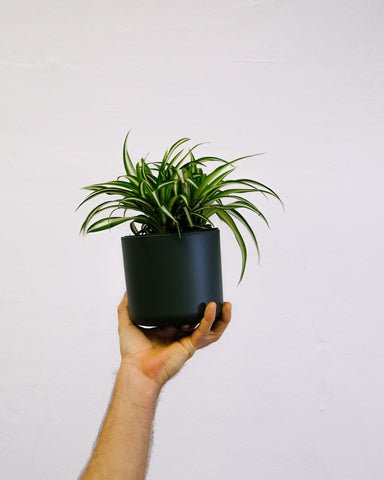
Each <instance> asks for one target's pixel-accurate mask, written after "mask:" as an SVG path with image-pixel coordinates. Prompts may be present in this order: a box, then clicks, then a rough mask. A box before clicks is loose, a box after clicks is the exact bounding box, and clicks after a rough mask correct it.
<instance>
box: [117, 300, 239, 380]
mask: <svg viewBox="0 0 384 480" xmlns="http://www.w3.org/2000/svg"><path fill="white" fill-rule="evenodd" d="M231 308H232V305H231V304H230V303H229V302H225V303H224V304H223V309H222V315H221V317H220V318H219V319H218V320H216V321H215V313H216V304H215V303H214V302H211V303H209V304H208V305H207V306H206V308H205V312H204V316H203V318H202V320H201V322H200V324H199V326H198V327H197V328H195V329H194V330H192V331H191V329H193V328H194V327H193V326H190V325H189V326H186V327H185V328H183V327H158V328H153V329H142V328H140V327H137V326H136V325H134V324H133V323H132V321H131V319H130V317H129V311H128V299H127V294H125V295H124V297H123V299H122V301H121V303H120V305H119V308H118V318H119V327H118V331H119V337H120V352H121V362H122V364H128V365H130V367H131V368H134V370H135V371H136V373H137V374H138V375H141V376H144V377H147V378H149V379H150V380H151V381H153V382H155V383H156V384H157V385H158V386H160V387H161V386H163V385H164V384H165V383H166V382H167V381H168V380H169V379H170V378H172V377H173V376H174V375H175V374H176V373H177V372H178V371H179V370H180V369H181V367H182V366H183V365H184V363H185V362H186V361H187V360H188V359H189V358H191V357H192V356H193V354H194V353H195V352H196V350H198V349H199V348H203V347H206V346H208V345H210V344H211V343H214V342H216V341H217V340H218V339H219V338H220V337H221V335H222V334H223V332H224V330H225V329H226V328H227V326H228V324H229V322H230V320H231Z"/></svg>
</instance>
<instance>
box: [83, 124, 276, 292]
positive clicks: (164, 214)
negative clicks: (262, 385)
mask: <svg viewBox="0 0 384 480" xmlns="http://www.w3.org/2000/svg"><path fill="white" fill-rule="evenodd" d="M129 133H130V132H128V133H127V135H126V137H125V140H124V145H123V162H124V169H125V174H124V175H121V176H119V177H117V179H116V180H112V181H109V182H105V183H97V184H94V185H90V186H87V187H84V189H85V190H89V191H90V192H91V193H90V194H89V195H88V196H87V197H86V198H85V200H84V201H83V202H81V203H80V205H79V206H78V207H77V208H79V207H81V206H82V205H83V204H84V203H85V202H88V201H89V200H92V199H93V198H95V197H98V196H99V195H111V196H114V197H117V198H115V199H113V200H109V201H105V202H103V203H100V204H99V205H97V206H96V207H94V208H93V209H92V210H91V211H90V212H89V214H88V215H87V217H86V219H85V221H84V223H83V224H82V226H81V230H80V233H84V234H85V233H91V232H99V231H101V230H105V229H110V228H112V227H115V226H117V225H120V224H122V223H124V222H130V228H131V231H132V233H133V234H134V235H150V234H156V233H177V234H178V235H179V237H180V236H181V234H182V232H186V231H191V230H202V229H208V228H212V227H214V225H213V223H212V221H211V218H212V217H213V216H214V215H216V217H218V218H219V219H220V220H222V221H223V222H224V223H225V224H226V225H228V227H229V228H230V229H231V231H232V232H233V234H234V236H235V238H236V241H237V243H238V244H239V247H240V250H241V256H242V269H241V274H240V280H239V283H240V282H241V280H242V278H243V275H244V271H245V266H246V262H247V248H246V244H245V242H244V239H243V236H242V234H241V233H240V230H239V228H238V225H237V223H236V222H239V223H241V224H242V225H243V226H244V227H245V229H246V230H247V231H248V232H249V234H250V236H251V238H252V240H253V242H254V244H255V246H256V249H257V252H258V257H259V259H260V251H259V245H258V242H257V239H256V236H255V234H254V232H253V229H252V227H251V226H250V224H249V223H248V221H247V220H246V218H245V217H244V216H243V214H242V213H241V212H240V210H241V209H244V210H250V211H251V212H253V213H254V214H256V215H257V216H258V217H260V218H261V219H262V220H263V221H264V222H265V223H266V224H267V225H268V221H267V219H266V218H265V216H264V215H263V213H262V212H261V211H260V210H259V209H258V208H257V207H256V206H255V205H254V204H253V203H251V202H250V201H249V200H248V199H246V198H244V197H243V195H244V194H248V193H255V192H256V193H260V194H262V195H264V196H268V195H269V196H272V197H275V198H276V199H277V200H279V201H280V202H281V200H280V198H279V196H278V195H277V194H276V193H275V192H274V191H273V190H272V189H271V188H269V187H267V186H266V185H263V184H262V183H260V182H257V181H256V180H252V179H248V178H238V179H229V178H228V176H229V174H230V173H232V172H233V170H235V164H236V162H239V161H240V160H243V159H245V158H250V157H253V156H255V155H260V154H255V155H247V156H245V157H239V158H236V159H234V160H231V161H227V160H224V159H222V158H218V157H211V156H204V157H199V158H196V157H195V154H194V150H195V149H196V148H197V147H199V146H200V145H202V144H201V143H200V144H197V145H195V146H193V147H192V148H188V149H187V151H186V152H185V151H184V148H185V146H184V147H183V148H181V147H182V146H183V145H184V144H185V143H186V142H188V141H189V140H190V139H189V138H181V139H180V140H178V141H177V142H175V143H174V144H173V145H172V146H171V148H170V149H169V150H167V151H166V152H165V154H164V157H163V158H162V160H161V161H158V162H147V161H146V160H145V159H144V158H141V160H140V161H139V162H137V163H136V166H134V164H133V162H132V160H131V157H130V155H129V152H128V149H127V140H128V135H129ZM209 162H216V163H219V165H218V166H216V167H215V168H214V169H213V171H211V172H210V173H205V172H204V171H203V168H202V167H206V164H207V163H209ZM281 203H282V202H281ZM106 212H108V213H109V214H108V215H107V216H103V215H105V214H106ZM100 215H101V216H102V218H99V219H98V220H96V221H95V217H100ZM268 226H269V225H268Z"/></svg>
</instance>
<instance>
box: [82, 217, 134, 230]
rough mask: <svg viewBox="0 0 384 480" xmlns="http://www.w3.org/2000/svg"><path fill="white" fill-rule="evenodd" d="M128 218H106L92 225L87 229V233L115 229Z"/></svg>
mask: <svg viewBox="0 0 384 480" xmlns="http://www.w3.org/2000/svg"><path fill="white" fill-rule="evenodd" d="M128 220H130V218H121V217H107V218H102V219H101V220H98V221H97V222H95V223H93V224H92V225H91V226H90V227H88V229H87V233H93V232H101V231H102V230H107V229H108V228H112V227H116V225H120V224H121V223H124V222H127V221H128Z"/></svg>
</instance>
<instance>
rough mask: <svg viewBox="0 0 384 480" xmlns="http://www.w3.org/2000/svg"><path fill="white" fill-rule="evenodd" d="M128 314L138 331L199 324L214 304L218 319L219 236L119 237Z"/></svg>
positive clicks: (200, 232) (214, 232)
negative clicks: (139, 329) (121, 248)
mask: <svg viewBox="0 0 384 480" xmlns="http://www.w3.org/2000/svg"><path fill="white" fill-rule="evenodd" d="M121 242H122V247H123V259H124V270H125V280H126V286H127V294H128V302H129V314H130V317H131V319H132V321H133V322H134V323H136V324H137V325H143V326H164V325H184V324H193V323H199V322H200V320H201V319H202V317H203V314H204V309H205V306H206V305H207V304H208V303H209V302H211V301H212V302H216V304H217V311H216V318H219V317H220V315H221V309H222V305H223V287H222V276H221V253H220V231H219V229H218V228H213V229H209V230H195V231H191V232H185V233H182V234H181V238H179V237H178V235H177V234H172V233H166V234H153V235H143V236H136V235H130V236H127V237H122V239H121Z"/></svg>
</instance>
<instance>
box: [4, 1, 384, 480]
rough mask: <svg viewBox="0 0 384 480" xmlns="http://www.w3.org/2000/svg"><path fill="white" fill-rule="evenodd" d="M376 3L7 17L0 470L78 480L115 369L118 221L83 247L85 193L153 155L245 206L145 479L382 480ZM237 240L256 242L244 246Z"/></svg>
mask: <svg viewBox="0 0 384 480" xmlns="http://www.w3.org/2000/svg"><path fill="white" fill-rule="evenodd" d="M383 22H384V6H383V2H382V1H380V0H371V1H369V0H355V1H352V0H349V1H348V0H338V1H337V2H335V1H331V0H324V1H321V2H319V1H314V0H309V1H308V0H307V1H304V0H291V1H289V0H281V1H278V0H239V1H235V0H225V1H223V0H221V1H218V0H204V1H203V0H195V1H194V2H190V3H188V2H178V1H175V0H173V1H170V0H164V1H162V2H160V1H157V0H144V1H139V0H127V1H121V0H111V1H108V2H107V1H105V0H104V1H99V0H96V1H93V2H91V1H89V0H87V1H83V2H77V1H74V0H68V1H66V2H63V1H57V0H53V1H52V0H51V1H48V0H35V1H24V2H17V1H16V2H15V1H11V0H3V1H2V5H1V15H0V37H1V42H0V75H1V89H0V106H1V107H0V161H1V164H0V168H1V188H0V199H1V236H0V246H1V248H0V260H1V269H0V307H1V324H0V342H1V348H0V378H1V384H0V414H1V428H0V432H1V433H0V476H1V478H3V479H7V480H13V479H21V478H28V479H29V480H35V479H36V480H37V479H39V480H41V479H43V478H44V479H45V478H46V479H53V478H54V479H56V480H65V479H69V478H76V475H77V474H78V473H79V472H80V470H81V468H82V467H83V466H84V464H85V462H86V460H87V458H88V455H89V453H90V451H91V446H92V443H93V441H94V439H95V436H96V434H97V431H98V428H99V424H100V421H101V419H102V417H103V415H104V412H105V408H106V406H107V402H108V400H109V396H110V392H111V389H112V386H113V381H114V375H115V372H116V370H117V368H118V365H119V352H118V343H117V331H116V324H117V318H116V307H117V305H118V303H119V301H120V299H121V297H122V295H123V291H124V280H123V271H122V259H121V250H120V236H122V235H123V234H125V233H126V228H125V227H124V226H121V227H119V228H117V229H115V230H112V231H111V232H110V233H108V232H104V233H100V234H94V235H90V236H88V237H86V238H81V237H79V235H78V231H79V228H80V225H81V222H82V220H83V218H84V215H85V213H86V210H87V209H86V208H85V209H83V210H81V211H79V212H77V213H74V209H75V207H76V206H77V204H78V203H79V202H80V201H81V200H82V199H83V198H84V192H83V191H81V190H80V188H81V187H82V186H84V185H88V184H90V183H94V182H98V181H106V180H111V179H114V178H115V177H117V176H118V175H119V174H121V173H122V158H121V157H122V155H121V147H122V141H123V138H124V135H125V133H126V131H127V130H129V129H132V135H131V139H130V149H131V152H132V153H133V156H134V157H135V158H137V156H138V155H146V154H147V153H148V152H149V155H150V156H149V158H152V159H153V160H156V159H158V156H159V155H160V154H162V153H163V151H164V150H165V148H166V147H167V146H169V144H171V143H172V142H173V141H174V140H176V139H178V138H180V137H183V136H188V137H190V138H192V140H193V142H195V143H199V142H203V141H209V142H211V143H210V144H209V145H205V146H203V147H201V149H200V152H201V153H205V154H214V155H219V156H220V155H221V156H225V157H226V158H234V157H236V156H240V155H247V154H250V153H256V152H266V155H263V156H259V157H255V158H254V159H249V160H247V161H245V162H244V163H243V164H242V165H241V166H239V167H238V172H241V174H242V175H243V176H252V177H254V178H257V179H259V180H260V181H263V182H265V183H266V184H267V185H270V186H271V187H273V188H275V189H276V191H277V192H279V193H280V194H281V196H282V197H283V199H284V201H285V205H286V211H285V213H284V212H283V211H282V209H281V208H280V207H279V206H278V204H277V203H276V202H273V201H269V202H266V201H264V200H263V199H261V200H260V202H259V203H258V204H259V206H260V208H262V210H263V211H264V213H265V214H266V215H267V217H268V218H269V220H270V224H271V230H270V231H268V230H267V229H266V228H265V226H264V225H263V224H262V223H261V222H258V221H256V223H254V225H255V229H256V232H257V235H258V237H259V240H260V244H261V254H262V257H261V264H260V266H258V265H257V256H256V254H255V252H254V250H253V249H252V248H250V253H249V265H248V269H247V271H246V274H245V277H244V281H243V283H242V284H241V285H240V287H237V279H238V275H239V272H240V254H239V251H238V247H237V245H236V243H235V240H234V239H233V238H232V235H231V234H230V232H229V231H228V230H227V228H226V227H225V226H222V227H221V225H220V224H219V226H220V227H221V230H222V251H223V271H224V286H225V297H226V299H227V300H229V301H232V303H233V320H232V323H231V326H230V328H229V329H228V331H227V332H226V334H225V336H224V337H223V338H222V339H221V341H220V342H219V343H217V344H215V345H214V346H212V347H210V348H209V349H207V350H205V351H200V352H198V354H196V356H195V357H194V359H193V360H191V361H190V362H189V363H188V365H187V366H186V367H185V368H184V370H183V371H182V372H181V373H180V374H179V375H178V376H177V377H176V378H175V379H173V380H172V381H171V382H170V383H169V385H168V386H167V387H166V388H165V390H164V392H163V393H162V396H161V399H160V402H159V406H158V410H157V415H156V420H155V440H154V445H153V451H152V459H151V466H150V471H149V474H148V478H149V479H150V480H179V479H184V480H195V479H202V480H219V479H220V480H224V479H225V480H232V479H234V478H239V479H240V478H241V479H242V480H254V479H260V480H282V479H284V480H299V479H300V480H301V479H303V480H304V479H305V480H308V479H311V480H340V479H348V480H363V479H364V480H366V479H369V480H382V478H383V477H384V467H383V441H382V434H383V429H384V415H383V414H384V401H383V400H384V376H383V374H382V368H383V364H384V348H383V347H384V340H383V338H384V324H383V316H384V315H383V301H382V296H383V285H382V271H383V267H384V265H383V254H382V244H383V225H382V206H383V194H382V179H383V126H384V95H383V93H384V91H383V84H384V75H383V73H384V54H383V52H384V48H383V47H384V34H383V32H384V30H383ZM249 245H250V246H251V244H250V243H249Z"/></svg>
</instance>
